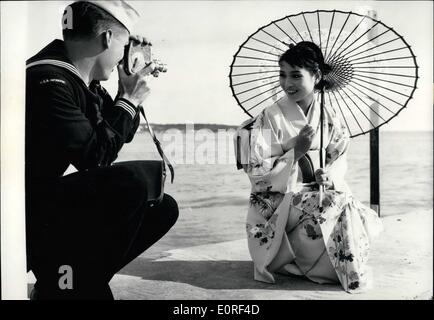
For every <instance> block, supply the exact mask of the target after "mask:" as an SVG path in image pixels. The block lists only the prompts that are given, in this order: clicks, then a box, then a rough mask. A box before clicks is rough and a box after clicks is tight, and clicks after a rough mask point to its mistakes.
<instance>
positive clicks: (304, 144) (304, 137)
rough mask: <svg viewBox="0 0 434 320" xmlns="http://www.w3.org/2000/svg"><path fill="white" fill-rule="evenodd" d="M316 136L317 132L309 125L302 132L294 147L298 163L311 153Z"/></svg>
mask: <svg viewBox="0 0 434 320" xmlns="http://www.w3.org/2000/svg"><path fill="white" fill-rule="evenodd" d="M314 136H315V130H314V129H313V128H312V126H310V125H308V124H307V125H305V126H304V127H303V129H301V130H300V133H299V134H298V137H297V141H296V142H295V147H294V152H295V159H296V161H297V160H298V159H300V158H301V157H302V156H303V155H304V154H306V152H308V151H309V149H310V146H311V145H312V141H313V138H314Z"/></svg>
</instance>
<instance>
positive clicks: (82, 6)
mask: <svg viewBox="0 0 434 320" xmlns="http://www.w3.org/2000/svg"><path fill="white" fill-rule="evenodd" d="M66 18H69V19H72V21H71V22H72V23H71V25H68V24H65V25H63V39H64V40H80V39H93V38H96V37H97V36H99V35H100V34H101V32H102V31H104V30H106V29H109V28H111V29H113V28H117V29H121V30H122V29H126V28H125V27H124V26H123V25H122V24H121V23H120V22H119V21H118V20H116V19H115V18H114V17H113V16H112V15H111V14H109V13H108V12H106V11H104V10H103V9H101V8H99V7H97V6H96V5H94V4H92V3H89V2H86V1H77V2H74V3H72V4H71V5H69V6H68V7H66V9H65V13H64V16H63V18H62V24H63V23H64V21H63V20H64V19H66Z"/></svg>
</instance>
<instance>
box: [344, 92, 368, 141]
mask: <svg viewBox="0 0 434 320" xmlns="http://www.w3.org/2000/svg"><path fill="white" fill-rule="evenodd" d="M338 94H339V96H340V97H341V99H342V101H343V102H344V104H345V106H346V107H347V109H348V110H349V111H350V113H351V115H352V116H353V118H354V120H355V121H356V123H357V125H358V126H359V128H360V130H361V131H362V132H364V131H363V128H362V126H361V125H360V123H359V121H357V117H356V116H355V115H354V113H353V110H351V108H350V107H349V106H348V104H347V101H345V99H344V97H342V94H341V93H340V92H339V91H338Z"/></svg>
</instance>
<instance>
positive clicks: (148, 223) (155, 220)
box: [26, 161, 178, 299]
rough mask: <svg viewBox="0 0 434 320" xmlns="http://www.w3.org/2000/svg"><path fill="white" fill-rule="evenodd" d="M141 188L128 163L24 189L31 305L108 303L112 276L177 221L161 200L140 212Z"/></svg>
mask: <svg viewBox="0 0 434 320" xmlns="http://www.w3.org/2000/svg"><path fill="white" fill-rule="evenodd" d="M146 185H147V184H146V172H145V169H144V168H142V167H141V166H140V162H139V161H136V162H135V165H131V164H122V163H119V164H116V165H114V166H111V167H105V168H97V169H90V170H87V171H81V172H76V173H73V174H70V175H67V176H64V177H61V178H58V179H56V180H54V181H52V182H50V183H44V184H40V185H32V186H31V187H28V188H27V192H26V193H27V248H28V257H29V269H31V270H32V271H33V273H34V274H35V277H36V279H37V282H36V284H35V288H36V292H37V298H40V299H113V296H112V294H111V291H110V288H109V285H108V283H109V281H110V279H111V278H112V277H113V275H114V274H115V273H116V272H118V271H119V270H120V269H122V268H123V267H124V266H125V265H127V264H128V263H129V262H131V261H132V260H133V259H134V258H136V257H137V256H138V255H140V254H141V253H143V252H144V251H145V250H146V249H147V248H149V247H150V246H152V245H153V244H154V243H155V242H157V241H158V240H159V239H160V238H161V237H162V236H163V235H164V234H166V233H167V232H168V231H169V229H170V228H171V227H172V226H173V225H174V224H175V222H176V220H177V218H178V205H177V203H176V201H175V200H174V199H173V198H172V197H170V196H169V195H167V194H165V195H164V198H163V200H162V202H161V203H160V204H158V205H155V206H153V207H149V206H148V203H147V190H146ZM69 271H72V272H69ZM71 274H72V288H71V285H70V284H71V281H70V280H71V277H70V278H68V276H70V275H71ZM62 284H63V285H62Z"/></svg>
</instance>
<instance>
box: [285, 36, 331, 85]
mask: <svg viewBox="0 0 434 320" xmlns="http://www.w3.org/2000/svg"><path fill="white" fill-rule="evenodd" d="M282 61H285V62H286V63H288V64H290V65H291V66H297V67H299V68H305V69H307V70H309V71H310V72H311V73H312V74H317V73H318V71H321V74H322V76H323V77H322V79H321V80H320V81H319V83H318V84H316V85H315V89H317V90H321V88H323V87H324V88H325V89H328V88H331V86H332V83H330V82H329V81H327V80H326V79H325V78H324V76H325V75H327V74H328V73H329V72H330V71H331V67H330V66H329V65H328V64H326V63H325V62H324V56H323V54H322V52H321V49H320V48H319V47H318V46H317V45H316V44H315V43H313V42H310V41H302V42H299V43H297V44H296V45H294V44H290V45H289V49H288V50H286V51H285V53H284V54H282V55H281V56H280V58H279V63H281V62H282Z"/></svg>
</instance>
